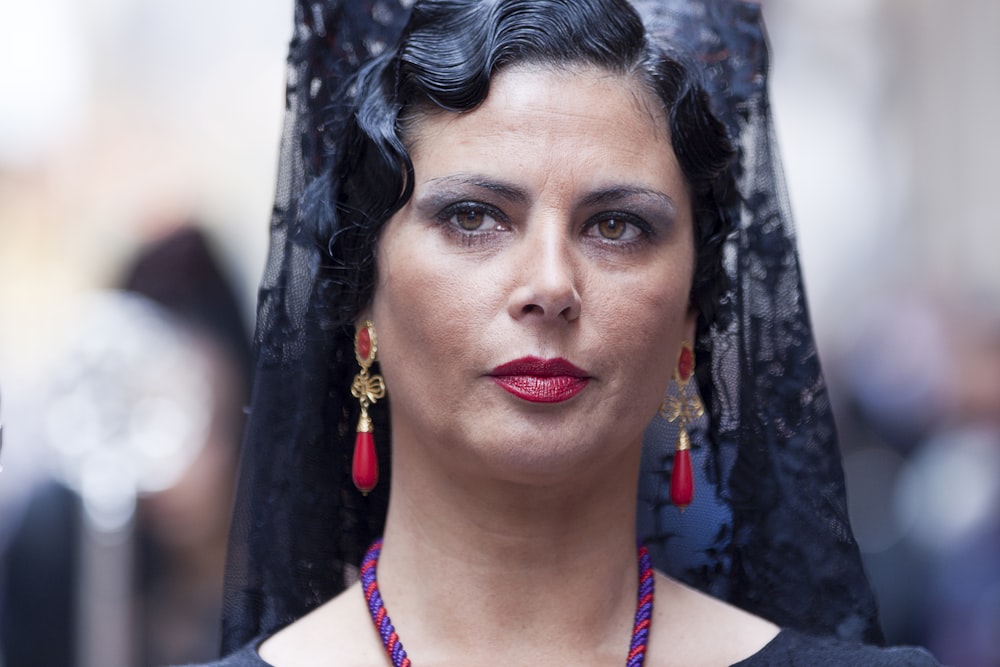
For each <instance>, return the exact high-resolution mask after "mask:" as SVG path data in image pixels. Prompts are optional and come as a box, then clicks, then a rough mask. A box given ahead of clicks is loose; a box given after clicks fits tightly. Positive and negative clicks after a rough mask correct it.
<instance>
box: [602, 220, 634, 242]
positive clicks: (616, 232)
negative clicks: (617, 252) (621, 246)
mask: <svg viewBox="0 0 1000 667" xmlns="http://www.w3.org/2000/svg"><path fill="white" fill-rule="evenodd" d="M627 227H628V223H627V222H624V221H622V220H619V219H618V218H605V219H604V220H601V221H600V222H598V223H597V231H598V232H599V233H600V234H601V236H603V237H604V238H606V239H608V240H609V241H617V240H618V239H620V238H621V237H622V235H623V234H624V233H625V229H626V228H627Z"/></svg>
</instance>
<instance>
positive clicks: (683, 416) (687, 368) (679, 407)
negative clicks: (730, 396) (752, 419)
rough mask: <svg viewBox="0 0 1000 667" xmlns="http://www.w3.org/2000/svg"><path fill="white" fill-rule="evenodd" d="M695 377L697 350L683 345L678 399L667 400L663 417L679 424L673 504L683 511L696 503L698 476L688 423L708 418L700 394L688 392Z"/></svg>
mask: <svg viewBox="0 0 1000 667" xmlns="http://www.w3.org/2000/svg"><path fill="white" fill-rule="evenodd" d="M693 375H694V349H692V347H691V344H690V343H687V342H684V343H681V353H680V356H679V357H678V359H677V368H676V370H674V384H676V385H677V396H676V397H675V396H668V397H667V398H665V399H663V405H661V406H660V414H661V415H663V417H664V418H666V420H667V421H669V422H675V421H676V422H678V424H677V448H676V451H675V452H674V467H673V470H671V472H670V500H671V502H673V504H674V505H676V506H677V507H679V508H680V509H681V510H682V511H683V510H684V509H685V508H686V507H687V506H688V505H690V504H691V501H692V500H693V499H694V474H693V472H692V470H691V436H689V435H688V432H687V425H688V422H690V421H693V420H695V419H698V418H699V417H701V416H702V415H703V414H705V406H704V405H703V404H702V402H701V398H699V397H698V393H697V392H696V391H694V390H692V389H689V388H688V383H689V382H690V381H691V377H692V376H693Z"/></svg>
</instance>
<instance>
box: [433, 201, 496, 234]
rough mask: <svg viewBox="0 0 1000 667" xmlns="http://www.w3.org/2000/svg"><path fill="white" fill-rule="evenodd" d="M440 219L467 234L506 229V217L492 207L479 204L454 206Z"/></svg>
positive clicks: (440, 216)
mask: <svg viewBox="0 0 1000 667" xmlns="http://www.w3.org/2000/svg"><path fill="white" fill-rule="evenodd" d="M439 218H440V219H441V220H442V221H444V222H447V223H448V224H450V225H452V226H453V227H455V228H457V229H460V230H462V231H466V232H487V231H494V230H498V229H504V228H505V226H506V225H505V216H504V215H503V214H501V213H500V212H499V211H498V210H496V209H495V208H494V207H492V206H488V205H486V204H481V203H478V202H461V203H458V204H452V205H451V206H448V207H447V208H445V209H444V210H443V211H441V213H440V214H439Z"/></svg>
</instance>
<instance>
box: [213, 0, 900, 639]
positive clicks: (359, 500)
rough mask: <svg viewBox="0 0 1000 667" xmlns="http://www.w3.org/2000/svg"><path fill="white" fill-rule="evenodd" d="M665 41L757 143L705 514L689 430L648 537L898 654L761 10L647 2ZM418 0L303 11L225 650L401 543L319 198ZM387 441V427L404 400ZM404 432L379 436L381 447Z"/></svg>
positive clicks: (707, 438)
mask: <svg viewBox="0 0 1000 667" xmlns="http://www.w3.org/2000/svg"><path fill="white" fill-rule="evenodd" d="M633 4H634V5H635V6H636V8H637V9H638V10H639V12H640V14H641V15H642V16H643V20H644V22H645V24H646V27H647V32H648V34H649V36H650V37H651V38H652V39H656V40H662V41H663V43H665V44H668V45H669V46H670V48H671V50H672V51H675V52H680V53H683V54H686V55H687V58H688V59H689V60H691V61H694V62H696V63H697V64H698V65H699V66H700V67H701V68H703V70H704V82H705V86H706V88H707V90H708V91H709V93H710V95H711V97H712V101H713V108H714V109H715V112H716V114H717V115H718V117H719V118H720V119H721V120H722V121H723V122H724V123H725V125H726V126H727V127H728V129H729V132H730V135H731V137H733V139H734V142H735V144H736V147H737V150H738V155H739V160H738V164H737V165H736V167H735V168H736V170H737V174H736V177H737V184H738V189H739V195H740V197H739V198H740V210H739V212H738V216H737V217H738V224H737V227H736V229H735V231H734V233H733V234H732V236H731V237H730V238H729V239H728V240H727V241H726V246H725V250H724V267H725V271H726V273H727V274H728V276H729V278H730V283H729V285H728V287H727V290H726V291H725V293H724V294H723V296H722V299H721V302H720V304H719V306H718V314H717V317H716V322H715V324H714V325H713V327H712V328H711V329H710V330H709V331H707V332H705V333H704V334H703V335H702V337H701V340H699V341H698V348H699V349H700V350H703V351H707V352H709V354H704V355H702V357H701V358H702V360H705V359H707V360H708V363H707V364H703V367H702V368H700V369H699V376H698V380H699V389H700V392H701V394H702V396H703V397H704V399H705V401H706V404H707V406H708V414H707V415H706V418H705V419H704V420H703V421H702V422H701V423H700V424H698V426H699V429H698V431H697V432H696V433H695V434H694V442H695V444H694V461H695V467H696V485H697V489H696V496H695V503H694V504H693V505H692V506H691V507H690V508H689V509H688V510H687V511H686V512H684V513H683V514H682V513H680V512H679V511H678V510H677V509H676V508H674V507H673V506H672V505H670V503H669V493H668V491H667V485H668V481H669V478H670V469H671V465H672V456H673V447H674V441H675V437H676V430H674V427H673V426H672V425H670V424H667V423H666V422H665V421H664V420H662V419H660V418H655V419H654V420H653V422H652V423H651V424H650V425H649V427H648V429H647V432H646V438H645V444H644V452H643V470H642V477H641V479H640V489H639V498H638V500H637V502H638V506H637V509H638V512H637V514H638V529H639V534H640V537H641V538H642V539H644V541H645V542H646V544H647V545H648V546H649V547H650V551H651V553H652V555H653V557H654V563H655V564H656V566H657V567H658V568H659V569H661V570H663V571H665V572H666V573H668V574H670V575H672V576H674V577H677V578H679V579H681V580H683V581H685V582H688V583H690V584H691V585H693V586H696V587H698V588H700V589H702V590H705V591H708V592H710V593H712V594H714V595H716V596H718V597H721V598H723V599H726V600H728V601H730V602H732V603H733V604H736V605H737V606H740V607H742V608H744V609H747V610H749V611H751V612H753V613H755V614H758V615H760V616H763V617H765V618H768V619H770V620H772V621H774V622H775V623H777V624H779V625H781V626H784V627H791V628H796V629H799V630H803V631H806V632H810V633H814V634H827V635H838V636H841V637H845V638H851V639H856V640H865V641H868V642H875V643H878V642H879V641H880V640H881V631H880V629H879V626H878V622H877V615H876V607H875V602H874V599H873V596H872V592H871V590H870V587H869V584H868V581H867V579H866V577H865V574H864V571H863V569H862V566H861V561H860V556H859V553H858V548H857V544H856V542H855V541H854V538H853V535H852V532H851V528H850V525H849V523H848V519H847V511H846V503H845V497H844V481H843V474H842V471H841V464H840V454H839V450H838V447H837V439H836V431H835V429H834V424H833V419H832V414H831V408H830V403H829V400H828V398H827V393H826V388H825V385H824V381H823V376H822V372H821V370H820V365H819V360H818V358H817V353H816V347H815V343H814V341H813V336H812V329H811V325H810V321H809V315H808V312H807V308H806V302H805V295H804V292H803V289H802V283H801V275H800V271H799V266H798V258H797V254H796V249H795V240H794V232H793V229H792V223H791V216H790V212H789V209H788V202H787V197H786V194H785V191H784V183H783V181H782V176H781V170H780V162H779V158H778V155H777V152H776V147H775V141H774V134H773V128H772V124H771V115H770V108H769V103H768V97H767V70H768V54H767V50H766V39H765V35H764V33H763V26H762V23H761V21H760V9H759V7H758V6H757V5H754V4H750V3H742V2H733V1H731V0H635V1H634V2H633ZM411 5H412V0H397V1H395V2H390V1H389V0H376V1H373V0H364V1H362V0H351V1H347V0H325V1H324V0H296V6H295V32H294V34H293V38H292V42H291V48H290V53H289V57H288V70H287V72H288V73H287V77H288V79H287V90H286V113H285V123H284V128H283V133H282V138H281V154H280V163H279V175H278V183H277V192H276V197H275V206H274V211H273V217H272V224H271V246H270V255H269V257H268V262H267V266H266V269H265V273H264V277H263V280H262V284H261V289H260V298H259V305H258V322H257V333H256V346H257V355H258V362H257V370H256V376H255V383H254V396H253V400H252V406H251V411H250V419H249V426H248V431H247V436H246V440H245V444H244V451H243V457H242V463H241V472H240V481H239V488H238V492H237V501H236V509H235V515H234V521H233V529H232V534H231V538H230V555H229V564H228V569H227V581H226V599H225V614H224V647H223V649H224V651H225V652H229V651H232V650H234V649H235V648H237V647H239V646H241V645H243V644H245V643H246V642H248V641H250V640H251V639H253V638H255V637H259V636H263V635H266V634H270V633H272V632H274V631H275V630H276V629H278V628H279V627H281V626H283V625H285V624H287V623H289V622H290V621H292V620H294V619H296V618H298V617H300V616H302V615H303V614H304V613H306V612H308V611H309V610H311V609H313V608H315V607H316V606H318V605H319V604H321V603H322V602H324V601H326V600H328V599H329V598H331V597H333V596H334V595H336V594H337V593H338V592H340V591H341V590H343V588H344V587H345V585H346V583H348V582H349V581H351V580H352V579H353V578H354V577H355V576H356V567H357V565H358V564H359V563H360V561H361V558H362V555H363V552H364V549H365V548H366V547H367V546H368V544H369V543H370V542H371V541H372V540H373V539H374V538H376V537H377V536H378V535H380V534H381V531H382V525H383V523H384V519H385V511H386V506H387V502H388V498H387V490H388V488H389V483H388V480H387V479H386V477H387V476H388V473H389V471H390V465H389V455H388V454H389V453H388V451H387V450H388V447H385V446H382V447H380V448H379V457H380V461H379V467H380V470H381V471H383V479H382V481H381V482H380V483H379V486H378V487H377V488H376V489H375V491H373V492H372V493H371V494H369V495H368V496H362V495H361V494H359V493H358V492H357V491H356V490H355V489H354V487H353V485H352V483H351V476H350V460H351V452H352V444H353V438H354V425H355V422H356V420H357V414H356V412H355V410H356V405H355V404H354V402H353V401H352V399H351V396H350V392H349V387H350V383H351V378H352V376H353V374H354V372H355V368H354V356H353V350H352V347H351V344H352V337H353V329H351V328H346V327H331V326H329V325H326V324H324V322H328V321H329V318H327V317H324V316H323V315H324V313H322V312H320V311H321V310H322V309H325V308H329V307H330V305H329V302H330V299H328V298H326V295H324V294H323V292H324V290H326V289H329V286H328V285H327V284H326V283H325V282H324V281H323V280H322V279H321V278H320V276H321V274H322V272H323V270H324V261H328V260H326V259H325V254H324V249H323V248H322V247H321V246H320V245H318V244H317V243H316V241H315V235H314V233H313V231H312V230H311V228H310V226H309V225H308V224H306V221H307V220H309V219H310V217H313V216H316V215H323V214H324V212H323V211H315V210H310V209H309V208H308V207H306V206H305V205H304V204H303V202H305V201H314V199H310V198H308V197H304V196H303V194H304V193H305V191H306V189H307V188H310V187H315V182H316V177H317V176H319V175H321V174H323V173H325V171H326V170H327V169H328V167H329V165H328V161H329V159H330V155H331V154H333V153H334V152H335V151H336V149H337V145H338V141H340V140H341V135H340V133H339V132H338V121H337V113H336V112H335V111H334V112H333V113H331V108H333V109H334V110H335V109H336V105H335V104H334V101H335V100H334V96H335V94H336V91H337V90H339V89H340V86H341V85H342V84H343V83H344V81H345V80H346V79H347V78H348V77H349V76H350V75H351V74H352V73H353V72H355V71H356V70H357V68H358V67H359V66H360V64H362V63H363V62H364V61H366V60H367V59H369V58H371V57H372V56H375V55H378V54H379V53H381V52H382V51H383V50H385V49H386V48H387V47H388V46H391V44H392V43H393V42H394V41H395V40H396V38H397V36H398V35H399V34H400V32H401V30H402V27H403V25H404V24H405V22H406V19H407V16H408V14H409V11H410V6H411ZM375 407H376V409H374V410H373V411H372V417H373V419H374V420H375V430H376V432H377V433H380V434H383V433H387V431H388V420H387V414H386V410H385V408H384V406H383V403H382V402H380V403H379V405H378V406H375ZM386 440H387V438H386V437H385V436H380V442H385V441H386Z"/></svg>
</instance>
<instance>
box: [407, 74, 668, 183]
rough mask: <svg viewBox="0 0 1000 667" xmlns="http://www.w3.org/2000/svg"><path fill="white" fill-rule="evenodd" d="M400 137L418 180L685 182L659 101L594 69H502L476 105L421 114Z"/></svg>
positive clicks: (628, 81) (627, 79) (632, 81)
mask: <svg viewBox="0 0 1000 667" xmlns="http://www.w3.org/2000/svg"><path fill="white" fill-rule="evenodd" d="M407 140H408V141H407V143H408V147H409V150H410V156H411V158H412V159H413V163H414V169H415V171H416V174H415V175H416V178H417V181H418V183H419V182H420V181H421V180H425V179H428V178H434V177H436V176H440V175H441V172H449V171H456V172H461V171H466V170H475V171H477V172H479V171H483V170H485V171H487V172H491V173H492V172H504V174H502V175H506V176H508V177H519V178H522V177H523V178H531V177H539V178H548V177H550V176H553V175H559V176H566V175H572V176H573V177H574V178H575V179H576V180H577V181H579V179H580V178H583V179H584V180H587V181H602V182H603V181H621V180H625V181H629V182H635V183H637V184H643V185H651V186H656V187H669V188H671V189H675V188H680V187H682V186H683V175H682V173H681V171H680V168H679V166H678V164H677V160H676V157H675V156H674V153H673V148H672V146H671V144H670V135H669V129H668V123H667V119H666V113H665V112H664V110H663V109H662V106H661V105H660V104H659V100H658V99H657V98H656V97H655V96H654V95H653V94H651V93H650V92H649V91H648V90H647V89H646V88H645V86H644V85H643V84H642V83H641V82H640V81H639V80H638V79H637V78H636V77H634V76H627V75H620V74H614V73H610V72H607V71H605V70H602V69H599V68H596V67H584V66H574V67H553V66H545V67H541V66H532V67H525V66H522V67H516V68H511V69H508V70H505V71H503V72H501V73H499V74H497V75H496V76H495V77H494V78H493V80H492V82H491V85H490V92H489V95H488V96H487V97H486V99H485V100H484V102H483V103H482V104H481V105H480V106H478V107H477V108H475V109H474V110H472V111H468V112H464V113H450V112H443V111H442V112H436V113H425V114H420V115H418V116H416V117H415V118H413V119H412V121H411V123H410V125H409V127H408V132H407ZM557 180H559V179H557Z"/></svg>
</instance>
